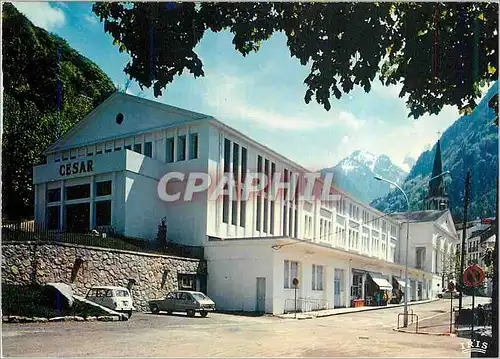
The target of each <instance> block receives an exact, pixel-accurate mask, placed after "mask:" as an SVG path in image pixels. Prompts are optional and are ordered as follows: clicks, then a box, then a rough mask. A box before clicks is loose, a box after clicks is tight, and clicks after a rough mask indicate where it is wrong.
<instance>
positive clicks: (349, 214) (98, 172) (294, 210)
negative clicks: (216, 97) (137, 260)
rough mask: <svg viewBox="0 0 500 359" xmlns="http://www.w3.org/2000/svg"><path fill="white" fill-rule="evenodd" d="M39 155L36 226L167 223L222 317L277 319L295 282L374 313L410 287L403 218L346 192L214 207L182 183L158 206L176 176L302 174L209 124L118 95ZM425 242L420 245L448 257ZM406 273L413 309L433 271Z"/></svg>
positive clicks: (314, 298) (146, 228) (118, 228)
mask: <svg viewBox="0 0 500 359" xmlns="http://www.w3.org/2000/svg"><path fill="white" fill-rule="evenodd" d="M46 156H47V163H46V164H44V165H41V166H36V167H35V168H34V176H33V177H34V179H33V181H34V184H35V220H36V222H37V224H38V225H44V226H48V227H49V228H61V229H65V230H74V231H89V230H90V229H92V228H95V227H101V228H102V227H110V226H111V227H113V229H114V231H115V232H118V233H120V234H122V235H125V236H130V237H141V238H149V239H152V240H154V239H155V238H156V234H157V228H158V225H159V224H160V222H161V220H162V218H166V223H167V236H168V240H170V241H174V242H177V243H180V244H184V245H193V246H204V247H205V257H206V260H207V262H208V294H209V296H211V297H213V299H215V301H216V303H217V306H218V307H219V308H220V309H226V310H244V311H265V312H269V313H275V314H277V313H282V312H283V310H284V309H285V306H289V305H290V299H292V298H294V295H295V293H294V291H293V289H291V288H292V284H291V281H292V279H293V278H295V277H297V278H299V279H300V281H301V284H300V286H299V289H298V293H297V294H298V296H299V297H300V298H303V299H302V302H301V303H302V305H304V306H321V305H327V304H326V303H328V306H330V307H331V306H339V307H341V306H350V305H352V302H351V300H353V299H358V298H362V299H365V304H367V305H369V304H370V302H373V301H374V300H375V299H374V297H373V296H372V294H374V293H375V292H376V291H377V290H379V289H380V290H382V289H383V290H388V291H389V292H390V291H391V290H392V289H393V288H396V287H399V286H400V285H402V286H403V287H404V285H405V283H404V280H403V276H404V265H403V264H402V263H403V260H404V256H403V255H402V253H403V252H402V251H403V250H404V249H402V247H401V245H400V243H401V238H402V236H401V235H400V233H405V232H404V230H403V231H401V220H400V219H398V218H393V217H391V216H387V215H385V214H384V213H381V212H379V211H377V210H376V209H374V208H371V207H369V206H368V205H365V204H362V203H360V202H358V201H356V200H355V199H354V198H351V197H350V196H349V195H348V194H346V193H342V192H340V191H337V193H340V195H341V197H340V198H339V199H336V200H335V201H332V200H321V199H316V200H301V199H300V198H299V197H298V195H292V196H290V199H289V200H287V199H286V195H285V194H284V193H281V194H280V196H279V197H278V198H276V199H272V198H270V197H269V194H268V193H267V192H262V193H260V194H258V195H256V196H252V197H250V198H249V199H248V200H244V199H242V198H238V196H236V197H234V196H233V195H232V194H230V195H225V196H221V197H219V198H217V199H216V200H212V199H211V198H210V197H211V194H210V191H208V192H207V191H204V192H199V193H195V194H194V196H193V200H192V201H185V200H182V199H183V198H184V195H185V194H186V193H185V192H186V191H185V187H186V181H182V180H174V181H170V182H168V184H167V186H166V191H167V192H168V193H169V194H175V193H177V192H179V193H180V194H181V195H180V200H177V201H175V202H166V201H163V200H162V199H160V197H159V194H158V184H159V182H160V179H161V178H162V177H163V176H164V175H165V174H168V173H173V172H182V173H185V174H186V175H187V174H189V173H192V172H203V173H208V174H209V175H210V177H211V178H212V179H217V178H220V177H221V176H222V174H223V173H233V174H234V178H236V179H237V182H238V183H240V184H245V181H246V180H247V177H246V176H247V175H248V174H249V173H252V172H259V173H266V174H269V175H272V176H273V178H274V177H276V176H278V177H279V178H281V182H285V183H290V181H292V182H293V178H294V177H293V176H292V173H293V174H304V173H308V172H309V171H308V170H307V169H305V168H303V167H301V166H300V165H298V164H296V163H294V162H293V161H291V160H289V159H287V158H285V157H284V156H282V155H280V154H278V153H276V152H274V151H272V150H271V149H269V148H267V147H265V146H263V145H261V144H259V143H258V142H256V141H254V140H252V139H250V138H249V137H247V136H245V135H244V134H242V133H240V132H238V131H236V130H234V129H232V128H231V127H229V126H227V125H225V124H224V123H222V122H220V121H218V120H216V119H215V118H213V117H210V116H207V115H203V114H199V113H195V112H191V111H187V110H183V109H179V108H176V107H172V106H168V105H164V104H160V103H157V102H154V101H149V100H145V99H141V98H137V97H134V96H130V95H126V94H123V93H120V92H116V93H115V94H113V95H112V96H110V97H109V98H108V99H107V100H106V101H105V102H103V103H102V104H101V105H100V106H98V107H97V108H96V109H94V110H93V111H92V112H91V113H90V114H89V115H87V116H86V117H85V118H84V119H83V120H82V121H80V122H79V123H78V124H77V125H76V126H74V128H72V129H71V130H70V131H68V132H67V133H66V134H65V135H64V136H63V137H62V138H61V139H60V140H59V141H58V142H56V143H55V144H54V145H52V146H51V147H50V148H48V149H47V151H46ZM213 182H215V181H213ZM322 183H323V182H322V181H321V180H318V181H317V182H315V183H314V186H316V185H317V184H319V186H320V187H321V186H322ZM303 185H305V182H303V180H302V179H300V180H299V186H303ZM315 188H316V187H315ZM289 190H290V189H285V192H286V191H289ZM446 218H447V219H448V217H446ZM450 218H451V217H450ZM450 225H451V226H452V227H453V224H452V223H451V224H450ZM443 226H444V225H443ZM411 230H412V231H413V229H411ZM436 230H437V231H444V230H440V229H439V228H437V229H436ZM424 232H425V231H424ZM445 232H446V231H445ZM422 233H423V232H422ZM432 233H433V234H432V237H428V239H427V240H428V241H431V243H432V245H433V246H434V245H435V246H438V247H439V250H441V248H446V250H447V247H446V245H443V244H442V242H440V241H439V238H438V237H434V232H432ZM448 234H449V233H446V234H443V235H445V236H447V235H448ZM422 235H424V234H422ZM425 235H426V236H427V235H429V233H427V232H426V234H425ZM451 235H452V234H451ZM412 238H416V236H415V235H412ZM429 238H430V239H429ZM420 239H421V240H424V239H423V237H422V238H420ZM415 243H417V242H415ZM426 243H427V242H426ZM434 243H435V244H434ZM445 243H448V242H445ZM443 246H444V247H443ZM429 248H430V247H429ZM429 253H431V252H430V251H429ZM432 258H434V257H432ZM410 263H413V262H410ZM426 263H427V262H426ZM410 267H411V268H410V271H409V277H410V279H411V283H409V285H410V284H411V285H412V290H411V293H409V299H411V300H417V299H425V298H429V297H430V296H433V292H432V290H433V288H435V287H436V286H435V285H434V284H433V281H434V280H435V277H434V276H432V273H433V268H434V267H431V266H423V267H422V268H421V269H418V268H416V264H414V265H413V264H412V265H411V266H410ZM403 289H404V288H403ZM417 289H418V290H417Z"/></svg>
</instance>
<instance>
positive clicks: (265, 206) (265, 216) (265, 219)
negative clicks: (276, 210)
mask: <svg viewBox="0 0 500 359" xmlns="http://www.w3.org/2000/svg"><path fill="white" fill-rule="evenodd" d="M268 203H269V202H268V199H267V198H264V233H267V226H268V225H267V215H268V214H269V207H268Z"/></svg>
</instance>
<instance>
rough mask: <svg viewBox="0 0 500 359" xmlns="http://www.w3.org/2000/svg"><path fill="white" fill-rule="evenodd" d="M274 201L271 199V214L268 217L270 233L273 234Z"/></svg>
mask: <svg viewBox="0 0 500 359" xmlns="http://www.w3.org/2000/svg"><path fill="white" fill-rule="evenodd" d="M275 203H276V202H275V201H271V215H270V218H269V229H270V233H271V234H274V206H275Z"/></svg>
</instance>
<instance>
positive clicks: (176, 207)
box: [125, 151, 206, 246]
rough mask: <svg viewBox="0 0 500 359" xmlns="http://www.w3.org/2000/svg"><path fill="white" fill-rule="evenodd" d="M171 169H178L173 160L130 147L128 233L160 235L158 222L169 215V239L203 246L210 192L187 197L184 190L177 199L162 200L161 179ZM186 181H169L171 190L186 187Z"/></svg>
mask: <svg viewBox="0 0 500 359" xmlns="http://www.w3.org/2000/svg"><path fill="white" fill-rule="evenodd" d="M177 166H179V164H177ZM193 166H194V165H193ZM171 171H175V169H172V164H166V163H162V162H160V161H156V160H152V159H150V158H148V157H145V156H143V155H140V154H138V153H135V152H132V151H127V174H126V188H125V203H126V226H125V228H126V230H125V233H126V235H128V236H133V237H135V236H137V237H145V238H151V239H156V235H157V232H158V225H159V224H160V222H161V219H162V218H163V217H166V225H167V238H168V239H169V240H172V241H174V242H176V243H181V244H184V245H191V246H202V245H203V243H204V241H205V229H206V193H201V194H199V195H196V196H194V197H193V201H184V200H183V196H184V193H183V192H182V193H181V196H180V199H179V200H177V201H174V202H165V201H163V200H161V199H160V198H159V196H158V183H159V180H160V178H161V177H162V176H163V175H164V174H166V173H168V172H171ZM186 184H187V181H184V182H177V184H176V183H173V184H172V185H171V184H170V182H169V184H167V187H168V188H169V190H168V191H169V193H171V194H173V193H175V191H176V190H181V191H183V189H184V188H185V185H186ZM170 191H172V192H170Z"/></svg>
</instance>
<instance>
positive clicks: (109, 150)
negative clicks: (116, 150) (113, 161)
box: [104, 148, 113, 153]
mask: <svg viewBox="0 0 500 359" xmlns="http://www.w3.org/2000/svg"><path fill="white" fill-rule="evenodd" d="M111 151H113V150H112V149H111V148H106V151H104V152H106V153H110V152H111Z"/></svg>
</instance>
